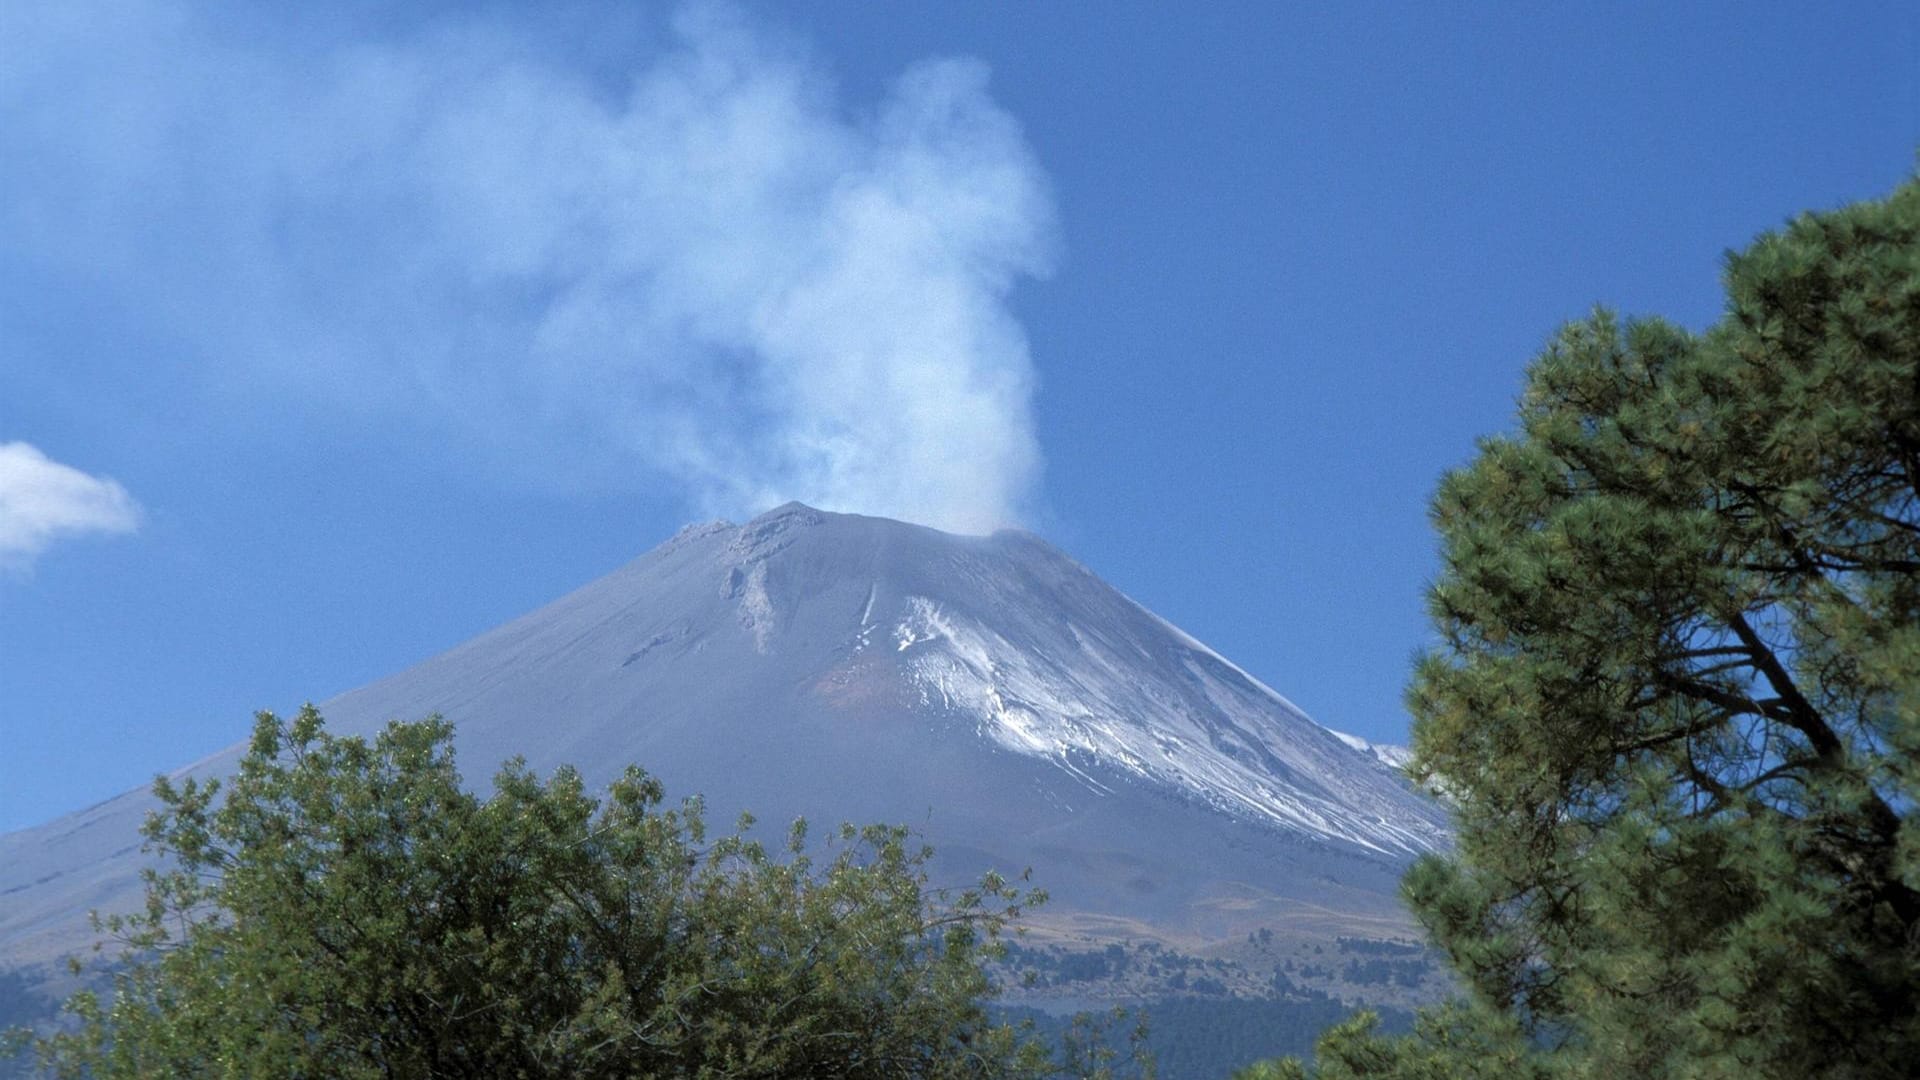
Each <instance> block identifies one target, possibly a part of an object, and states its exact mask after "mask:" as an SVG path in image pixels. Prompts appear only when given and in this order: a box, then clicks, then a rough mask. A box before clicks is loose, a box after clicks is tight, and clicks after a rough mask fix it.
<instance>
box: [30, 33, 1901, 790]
mask: <svg viewBox="0 0 1920 1080" xmlns="http://www.w3.org/2000/svg"><path fill="white" fill-rule="evenodd" d="M1682 7H1684V10H1680V8H1682ZM0 56H4V57H6V58H7V60H6V62H4V63H0V162H5V163H6V165H5V166H4V167H0V828H13V827H18V826H23V825H27V824H32V823H34V822H37V821H40V820H44V819H46V818H48V817H51V816H54V815H56V814H58V813H61V812H64V811H67V810H70V809H74V808H77V807H79V806H81V805H84V804H86V803H89V802H91V801H94V800H97V799H100V798H104V797H107V796H109V795H112V794H114V793H116V792H118V791H121V790H124V789H126V788H128V787H131V786H134V785H137V784H141V783H144V782H145V781H146V780H147V779H148V778H150V777H151V775H152V774H153V773H154V772H156V771H158V770H161V769H165V768H170V767H173V766H176V765H178V764H181V763H184V762H185V761H188V760H191V759H193V758H196V757H199V756H201V755H204V754H206V753H209V752H212V751H213V750H216V749H218V748H220V747H222V746H224V745H227V744H229V743H231V742H233V741H235V740H236V739H238V738H239V737H240V736H241V735H242V734H243V733H244V732H245V730H246V725H247V723H248V717H249V715H250V713H251V711H252V710H253V709H255V708H261V707H274V708H287V707H291V706H293V705H296V704H298V703H299V702H300V701H302V700H305V699H315V700H318V699H323V698H325V697H328V696H330V695H332V694H334V693H337V692H339V691H342V690H345V689H349V688H351V687H353V686H356V685H359V684H362V683H364V682H367V681H369V680H371V679H373V678H377V677H379V676H381V675H384V674H387V673H390V672H392V671H395V670H398V669H400V668H402V667H405V666H407V665H408V664H410V663H412V662H414V661H417V660H419V659H422V658H424V657H426V656H428V655H431V654H432V653H434V652H437V651H439V650H441V649H444V648H446V647H448V646H451V645H453V644H456V643H458V642H460V641H462V640H464V639H466V638H467V637H470V636H472V635H473V634H475V633H478V632H480V631H482V630H485V629H487V628H489V627H491V626H493V625H496V624H497V623H499V622H501V621H504V620H505V619H507V618H510V617H512V616H514V615H517V614H519V613H521V612H523V611H526V610H528V609H530V608H532V607H534V606H537V605H538V604H540V603H542V602H544V601H546V600H549V599H552V598H554V597H556V596H558V595H560V594H561V593H563V592H565V591H566V590H568V589H570V588H572V587H574V586H577V585H579V584H582V583H584V582H586V581H588V580H590V579H591V578H593V577H595V576H597V575H599V574H600V573H603V572H605V571H607V570H609V569H611V568H613V567H615V566H617V565H619V564H620V563H622V562H624V561H626V560H627V559H629V558H631V557H633V556H635V555H637V554H639V553H641V552H642V551H644V550H646V549H647V548H649V547H651V546H652V545H653V544H655V543H657V542H658V541H660V540H662V539H664V538H665V537H666V536H668V535H669V534H671V533H672V532H673V531H674V530H675V529H676V528H678V527H679V526H680V525H681V524H683V523H685V522H687V521H691V520H696V519H705V518H710V517H713V516H716V515H729V516H734V517H736V518H738V517H740V516H745V515H750V514H751V513H752V512H754V510H756V509H759V508H763V506H764V505H770V504H771V502H774V501H779V500H781V499H784V498H789V497H792V498H801V499H805V500H808V501H811V502H815V503H816V504H821V505H827V506H830V507H834V508H840V509H848V510H855V511H866V512H876V513H887V514H892V515H895V516H906V517H910V518H915V519H919V520H925V521H929V522H934V523H940V524H945V525H948V526H951V527H956V528H962V529H983V528H987V527H990V526H991V525H992V524H994V523H995V522H999V521H1018V522H1020V523H1022V524H1024V525H1026V526H1027V527H1029V528H1032V529H1034V530H1036V531H1038V532H1040V533H1042V534H1043V535H1045V536H1047V537H1049V538H1050V539H1052V540H1054V541H1055V542H1056V543H1057V544H1059V545H1060V546H1062V547H1064V548H1065V549H1067V550H1068V551H1069V552H1071V553H1073V554H1074V555H1076V556H1077V557H1079V558H1080V559H1081V560H1082V561H1083V562H1085V563H1086V564H1087V565H1089V566H1090V567H1091V568H1092V569H1093V570H1095V571H1096V572H1097V573H1099V574H1101V575H1102V576H1104V577H1105V578H1107V579H1108V580H1109V581H1111V582H1113V583H1114V584H1116V585H1117V586H1119V587H1120V588H1122V589H1123V590H1125V591H1127V592H1128V593H1130V594H1131V595H1133V596H1134V597H1135V598H1136V599H1139V600H1140V601H1142V602H1143V603H1145V604H1147V605H1148V606H1149V607H1151V608H1153V609H1154V610H1156V611H1158V612H1159V613H1161V614H1162V615H1165V616H1167V617H1168V618H1170V619H1172V620H1173V621H1174V622H1176V623H1178V624H1180V625H1181V626H1182V627H1184V628H1185V629H1187V630H1189V631H1190V632H1192V633H1193V634H1195V635H1196V636H1198V637H1200V638H1201V639H1203V640H1205V641H1207V642H1208V643H1209V644H1211V645H1213V646H1214V647H1216V648H1217V649H1219V650H1220V651H1221V652H1222V653H1224V654H1225V655H1227V656H1228V657H1230V658H1232V659H1233V660H1234V661H1235V662H1237V663H1239V664H1240V665H1242V666H1244V667H1246V668H1247V669H1249V670H1250V671H1252V672H1253V673H1254V674H1256V675H1258V676H1259V677H1261V678H1262V679H1263V680H1265V681H1267V682H1268V683H1270V684H1271V685H1273V686H1275V687H1276V688H1278V689H1280V690H1281V691H1282V692H1284V693H1286V694H1287V695H1288V696H1289V697H1291V698H1292V699H1293V700H1295V701H1297V702H1298V703H1299V704H1300V705H1301V706H1302V707H1304V708H1305V709H1307V710H1308V712H1310V713H1311V714H1313V715H1314V716H1315V717H1316V718H1318V719H1321V720H1322V721H1323V722H1326V723H1328V724H1330V725H1333V726H1336V727H1341V728H1344V729H1347V730H1351V731H1355V732H1358V733H1361V734H1364V735H1367V736H1369V737H1374V738H1381V739H1399V738H1403V737H1404V733H1405V725H1406V720H1405V716H1404V713H1403V712H1402V709H1401V705H1400V693H1401V687H1402V684H1403V682H1404V678H1405V672H1406V667H1407V661H1408V659H1409V658H1410V656H1411V655H1412V654H1413V653H1414V651H1415V650H1417V649H1418V648H1419V647H1420V646H1421V645H1422V643H1423V642H1424V641H1425V640H1426V633H1427V632H1426V626H1425V622H1424V618H1423V614H1422V606H1421V605H1422V601H1421V592H1422V589H1423V587H1424V585H1425V583H1426V582H1427V580H1428V579H1429V577H1430V576H1431V575H1432V573H1433V571H1434V565H1435V561H1434V555H1433V541H1432V538H1431V534H1430V532H1429V530H1428V528H1427V525H1426V521H1425V501H1426V497H1427V495H1428V493H1429V492H1430V491H1431V489H1432V487H1433V485H1434V483H1435V481H1436V479H1437V478H1438V476H1439V475H1440V473H1441V472H1442V471H1443V470H1445V469H1446V468H1448V467H1451V466H1454V465H1457V464H1459V463H1461V462H1462V461H1464V460H1465V459H1466V458H1467V457H1468V456H1469V455H1470V454H1471V453H1472V449H1473V443H1474V439H1475V438H1476V437H1477V436H1480V435H1483V434H1487V433H1492V432H1496V431H1499V430H1500V429H1502V428H1503V427H1504V426H1505V425H1506V423H1507V418H1508V415H1509V412H1510V409H1511V405H1512V401H1513V398H1514V395H1515V394H1516V392H1517V390H1518V388H1519V386H1520V380H1521V373H1522V370H1523V368H1524V365H1525V363H1526V361H1527V360H1528V358H1529V357H1530V356H1531V355H1532V354H1533V353H1534V352H1535V351H1536V350H1537V349H1538V347H1539V346H1540V344H1541V343H1542V342H1543V341H1544V339H1545V338H1546V337H1547V336H1548V335H1549V334H1550V333H1551V332H1552V330H1553V329H1554V327H1555V326H1556V325H1558V324H1559V323H1561V322H1562V321H1564V320H1567V319H1570V318H1576V317H1579V316H1580V315H1582V314H1583V313H1585V312H1586V311H1588V310H1589V309H1590V308H1591V307H1592V306H1593V305H1594V304H1596V303H1605V304H1608V305H1611V306H1614V307H1616V308H1618V309H1621V310H1623V311H1626V312H1629V313H1659V314H1664V315H1667V316H1669V317H1672V318H1674V319H1677V320H1679V321H1681V322H1682V323H1684V324H1687V325H1690V326H1696V327H1698V326H1703V325H1705V324H1706V323H1708V322H1710V321H1711V320H1712V319H1713V318H1714V316H1715V314H1716V313H1717V311H1718V309H1719V305H1720V297H1719V287H1718V282H1717V274H1718V267H1719V261H1720V258H1721V255H1722V253H1723V252H1724V251H1725V250H1727V249H1729V248H1734V247H1739V246H1742V245H1744V244H1745V243H1746V242H1748V241H1749V240H1750V239H1751V238H1752V236H1753V235H1754V234H1755V233H1757V232H1759V231H1761V230H1763V229H1766V228H1769V227H1771V226H1773V225H1775V224H1777V223H1779V222H1780V221H1782V220H1784V219H1785V218H1786V217H1788V216H1790V215H1791V214H1793V213H1795V212H1797V211H1800V210H1803V209H1810V208H1818V207H1828V206H1833V205H1836V204H1839V203H1843V202H1847V201H1851V200H1855V199H1860V198H1867V197H1872V196H1875V195H1878V194H1881V193H1884V192H1886V191H1888V190H1889V189H1891V188H1892V187H1893V186H1894V185H1895V184H1897V183H1899V182H1900V181H1901V180H1902V179H1903V178H1905V177H1906V176H1908V175H1910V174H1911V172H1912V170H1913V167H1914V162H1915V157H1914V153H1915V149H1916V145H1917V139H1916V136H1920V15H1915V14H1914V13H1913V12H1912V10H1911V8H1910V7H1907V6H1903V5H1895V4H1887V5H1872V4H1849V5H1827V6H1822V7H1821V8H1819V9H1815V8H1814V6H1812V5H1798V6H1789V5H1767V4H1737V5H1736V4H1726V5H1717V4H1702V5H1684V6H1681V5H1652V4H1647V5H1634V4H1606V5H1582V6H1579V7H1578V8H1576V7H1575V6H1573V5H1562V6H1554V7H1552V8H1547V7H1545V6H1542V5H1471V6H1469V5H1448V6H1441V5H1397V4H1353V5H1346V4H1342V5H1316V6H1305V5H1280V4H1223V5H1212V6H1209V7H1206V8H1204V9H1203V10H1201V11H1200V12H1198V13H1195V12H1193V11H1181V10H1175V7H1174V6H1173V5H1158V6H1149V5H1106V4H1103V5H1092V4H999V5H935V4H911V3H908V4H886V5H873V4H835V5H814V4H791V5H765V4H748V5H743V6H738V7H718V6H692V7H685V6H680V7H674V6H664V7H657V8H656V7H647V6H638V5H629V4H618V5H614V4H608V5H592V4H583V5H577V6H571V7H561V6H556V5H544V4H543V5H537V6H535V5H528V6H525V7H516V6H512V5H505V4H495V5H479V6H461V5H439V6H431V5H392V6H383V5H377V4H359V5H343V6H337V7H336V6H325V7H324V10H322V9H318V8H317V9H315V10H313V11H309V12H306V13H304V14H300V15H297V16H295V15H289V14H287V13H286V12H285V11H282V10H280V6H279V5H270V6H269V5H246V4H220V3H208V4H176V3H172V2H168V0H137V2H135V3H132V4H117V5H112V6H106V5H98V6H96V5H93V4H88V3H60V4H39V5H36V4H32V3H27V4H12V5H7V6H6V7H5V8H4V9H3V10H0ZM470 764H471V763H470ZM490 765H491V763H481V764H480V765H479V766H477V767H488V766H490Z"/></svg>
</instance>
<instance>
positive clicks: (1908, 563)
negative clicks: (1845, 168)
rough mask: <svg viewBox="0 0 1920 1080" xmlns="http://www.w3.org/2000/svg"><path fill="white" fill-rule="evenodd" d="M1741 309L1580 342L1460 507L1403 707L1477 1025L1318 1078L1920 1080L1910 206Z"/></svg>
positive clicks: (1919, 283) (1750, 263) (1444, 903)
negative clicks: (1447, 807) (1438, 831)
mask: <svg viewBox="0 0 1920 1080" xmlns="http://www.w3.org/2000/svg"><path fill="white" fill-rule="evenodd" d="M1726 286H1727V293H1728V308H1727V313H1726V315H1725V317H1724V318H1723V319H1721V320H1720V321H1719V322H1718V323H1717V324H1716V325H1715V326H1713V327H1712V328H1711V329H1710V330H1709V331H1707V332H1706V333H1704V334H1699V335H1695V334H1690V333H1688V332H1686V331H1684V330H1681V329H1679V328H1677V327H1674V326H1672V325H1670V324H1667V323H1665V322H1661V321H1659V320H1653V319H1648V320H1640V321H1627V322H1622V321H1620V320H1618V319H1616V318H1615V317H1614V316H1612V315H1610V314H1607V313H1605V312H1601V313H1599V314H1596V315H1595V316H1594V317H1593V318H1591V319H1589V320H1587V321H1585V322H1582V323H1578V324H1576V325H1572V326H1569V327H1567V328H1566V329H1565V330H1563V331H1562V332H1561V333H1560V334H1559V336H1558V337H1557V338H1556V339H1555V340H1554V341H1553V342H1552V344H1551V345H1550V346H1549V347H1548V349H1547V350H1546V352H1545V354H1544V355H1542V356H1541V357H1540V358H1539V359H1538V360H1537V361H1535V363H1534V364H1533V366H1532V368H1531V369H1530V371H1529V377H1528V385H1527V390H1526V393H1525V396H1524V398H1523V399H1522V401H1521V403H1520V410H1519V429H1518V431H1517V432H1516V433H1515V434H1513V435H1511V436H1508V437H1502V438H1496V439H1489V440H1487V441H1485V442H1483V443H1482V444H1481V447H1480V453H1479V456H1478V458H1477V460H1475V461H1474V462H1473V463H1472V464H1471V465H1470V466H1468V467H1467V468H1465V469H1462V470H1460V471H1458V472H1455V473H1453V474H1451V475H1449V476H1448V477H1447V478H1446V479H1445V481H1444V482H1443V483H1442V485H1441V488H1440V491H1439V494H1438V495H1437V497H1436V498H1435V501H1434V508H1433V518H1434V522H1435V524H1436V527H1437V528H1438V530H1439V532H1440V535H1441V538H1442V541H1443V550H1444V559H1445V564H1444V571H1443V573H1442V575H1441V577H1440V579H1439V580H1438V582H1437V583H1436V584H1435V586H1434V587H1433V590H1432V594H1431V607H1432V612H1433V617H1434V621H1435V623H1436V625H1437V627H1438V629H1439V631H1440V634H1441V637H1442V640H1443V642H1444V643H1443V644H1442V645H1441V646H1440V647H1439V648H1437V649H1435V650H1434V651H1433V652H1432V653H1431V654H1430V655H1428V656H1426V657H1425V658H1424V659H1423V660H1422V661H1421V662H1420V663H1419V665H1418V667H1417V670H1416V673H1415V677H1414V682H1413V687H1412V689H1411V691H1410V695H1409V699H1410V703H1411V707H1412V709H1413V712H1414V714H1415V717H1416V724H1415V729H1414V743H1415V750H1416V752H1417V757H1416V761H1415V766H1414V767H1415V769H1416V771H1417V772H1418V774H1419V775H1421V776H1423V777H1425V778H1428V779H1430V780H1432V781H1433V782H1434V783H1436V784H1437V785H1438V786H1439V787H1440V788H1441V789H1442V790H1443V791H1444V792H1445V793H1447V795H1448V796H1449V797H1450V798H1451V799H1452V800H1453V801H1454V803H1455V804H1456V807H1457V818H1458V825H1459V829H1460V842H1459V847H1458V849H1457V851H1456V852H1455V853H1454V854H1453V855H1452V856H1451V857H1450V858H1447V859H1430V860H1428V861H1426V862H1424V863H1422V864H1421V865H1419V866H1418V867H1417V868H1416V869H1415V871H1414V872H1413V873H1411V874H1410V875H1409V876H1408V878H1407V880H1406V884H1405V893H1406V895H1407V897H1408V899H1409V901H1410V902H1411V904H1412V906H1413V907H1414V909H1415V911H1416V912H1417V913H1418V915H1419V916H1420V918H1421V919H1422V920H1423V922H1424V923H1425V924H1426V926H1427V928H1428V929H1429V931H1430V933H1431V935H1432V938H1433V940H1434V942H1435V943H1436V944H1437V945H1438V946H1439V947H1440V948H1441V949H1442V950H1444V952H1445V953H1446V954H1447V955H1448V957H1449V958H1450V960H1451V962H1452V964H1453V966H1454V967H1455V968H1456V970H1457V971H1458V972H1459V974H1460V975H1461V977H1462V979H1463V982H1464V983H1465V985H1466V986H1467V987H1468V988H1469V991H1470V993H1469V996H1468V998H1467V1000H1465V1001H1463V1002H1461V1003H1459V1004H1457V1005H1455V1006H1453V1007H1450V1008H1449V1009H1447V1010H1445V1011H1443V1012H1440V1013H1436V1014H1434V1015H1431V1016H1429V1017H1427V1018H1425V1019H1424V1020H1423V1022H1422V1024H1421V1026H1420V1027H1419V1028H1418V1030H1417V1031H1416V1032H1415V1033H1414V1034H1413V1035H1412V1036H1410V1037H1407V1038H1403V1039H1384V1038H1380V1037H1378V1036H1377V1035H1374V1034H1372V1033H1370V1032H1368V1031H1367V1030H1366V1029H1365V1028H1364V1027H1361V1026H1354V1025H1348V1026H1343V1027H1340V1028H1336V1029H1334V1030H1332V1031H1331V1032H1329V1033H1328V1035H1327V1036H1326V1037H1325V1039H1324V1040H1323V1041H1322V1043H1321V1045H1320V1048H1319V1064H1318V1066H1317V1071H1316V1073H1315V1074H1314V1075H1317V1076H1320V1077H1323V1078H1333V1077H1348V1076H1355V1077H1358V1076H1367V1077H1423V1076H1477V1075H1496V1074H1497V1075H1501V1076H1504V1077H1516V1076H1578V1077H1617V1076H1636V1077H1648V1076H1655V1077H1657V1076H1698V1077H1729V1078H1731V1077H1794V1078H1799V1077H1812V1076H1845V1077H1876V1076H1885V1077H1895V1076H1907V1075H1911V1070H1912V1069H1913V1068H1914V1063H1915V1062H1917V1061H1920V831H1916V829H1915V827H1914V825H1913V821H1912V815H1913V808H1914V806H1915V800H1916V797H1920V771H1917V766H1916V763H1917V762H1920V757H1917V756H1916V752H1917V751H1920V183H1908V184H1906V185H1904V186H1903V187H1901V188H1900V189H1899V190H1898V191H1896V192H1895V193H1894V194H1893V195H1892V196H1891V197H1889V198H1888V199H1886V200H1884V201H1880V202H1873V203H1866V204H1860V205H1856V206H1852V207H1848V208H1845V209H1842V210H1839V211H1836V212H1832V213H1823V214H1813V215H1807V216H1803V217H1801V218H1800V219H1798V220H1796V221H1794V222H1793V223H1792V224H1791V225H1790V226H1789V227H1788V228H1787V229H1785V230H1784V231H1782V232H1779V233H1777V234H1771V235H1767V236H1764V237H1762V238H1761V239H1760V240H1759V241H1757V242H1756V243H1755V244H1754V245H1753V246H1752V247H1751V248H1750V249H1748V250H1747V251H1745V252H1743V253H1740V254H1738V255H1733V256H1730V257H1729V259H1728V262H1727V269H1726ZM1275 1068H1276V1069H1279V1068H1281V1066H1279V1065H1276V1066H1275ZM1285 1068H1286V1069H1292V1070H1294V1071H1292V1072H1286V1071H1280V1072H1274V1073H1272V1074H1271V1075H1274V1076H1282V1075H1296V1076H1298V1075H1305V1073H1304V1072H1303V1071H1301V1066H1299V1065H1298V1063H1294V1064H1290V1065H1287V1066H1285ZM1248 1075H1250V1076H1251V1075H1254V1074H1248Z"/></svg>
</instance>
